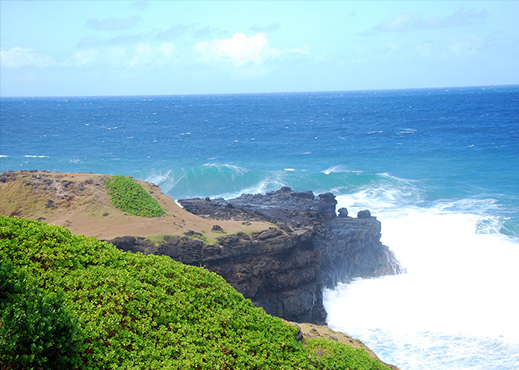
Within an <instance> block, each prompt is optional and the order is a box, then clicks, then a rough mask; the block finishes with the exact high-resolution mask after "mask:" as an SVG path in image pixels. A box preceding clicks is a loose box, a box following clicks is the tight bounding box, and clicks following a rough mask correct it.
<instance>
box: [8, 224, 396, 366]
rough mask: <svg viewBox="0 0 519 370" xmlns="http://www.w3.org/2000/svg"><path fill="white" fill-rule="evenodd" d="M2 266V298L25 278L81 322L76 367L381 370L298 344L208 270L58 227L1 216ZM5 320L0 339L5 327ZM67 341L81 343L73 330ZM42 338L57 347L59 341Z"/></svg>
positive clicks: (343, 353)
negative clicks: (75, 233) (120, 247)
mask: <svg viewBox="0 0 519 370" xmlns="http://www.w3.org/2000/svg"><path fill="white" fill-rule="evenodd" d="M0 260H2V261H4V263H5V266H11V264H12V266H13V267H12V268H11V269H9V268H7V269H4V270H2V271H4V272H2V273H0V299H2V300H6V299H8V298H7V297H11V296H12V295H13V294H21V293H20V292H21V291H23V289H22V288H20V287H21V286H22V285H23V280H24V279H25V278H24V276H28V277H29V278H30V279H32V280H31V281H34V283H35V284H36V285H37V286H38V288H37V289H38V292H40V293H42V292H43V293H44V295H45V296H48V297H52V298H49V300H48V302H47V303H46V304H47V306H48V305H50V306H52V307H54V309H55V311H56V312H57V311H59V310H61V309H63V310H62V311H60V312H63V313H65V314H66V313H67V312H69V313H72V314H73V315H74V316H75V319H72V318H69V319H66V317H65V319H64V320H63V321H64V322H68V323H72V327H73V326H74V323H75V322H76V321H75V320H77V325H78V326H79V328H80V331H81V332H82V333H83V334H82V335H83V340H82V342H81V343H80V346H79V348H78V350H77V353H79V359H80V364H79V368H81V369H112V368H117V369H357V370H365V369H370V370H374V369H386V370H387V367H386V366H384V365H383V364H382V363H380V362H379V361H377V360H375V359H372V358H371V357H369V356H368V354H367V352H365V351H364V350H360V349H354V348H351V347H349V346H346V345H344V344H341V343H338V342H334V343H332V342H328V341H326V340H319V339H312V340H309V341H307V342H306V343H301V342H298V341H296V339H295V338H296V335H297V332H298V330H297V328H296V327H294V326H291V325H288V324H287V323H285V322H284V321H283V320H281V319H279V318H276V317H272V316H269V315H267V314H266V313H265V312H264V311H263V310H262V309H261V308H257V307H254V306H253V305H252V303H251V302H250V301H249V300H246V299H244V298H243V296H242V295H241V294H239V293H238V292H236V290H234V289H233V288H232V287H231V286H230V285H228V284H227V283H226V282H225V281H224V279H223V278H221V277H220V276H218V275H216V274H214V273H211V272H209V271H207V270H204V269H202V268H199V267H193V266H187V265H183V264H181V263H178V262H175V261H173V260H172V259H170V258H169V257H164V256H162V257H160V256H155V255H147V256H144V255H142V254H132V253H129V252H122V251H120V250H118V249H116V248H115V247H114V246H113V245H111V244H109V243H106V242H100V241H98V240H96V239H95V238H93V237H85V236H82V235H73V234H71V232H70V231H69V230H68V229H66V228H63V227H60V226H54V225H48V224H45V223H40V222H36V221H30V220H24V219H18V218H9V217H4V216H0ZM13 269H14V270H13ZM40 293H38V294H40ZM56 294H58V295H56ZM60 294H61V295H60ZM36 295H37V294H36ZM43 300H45V299H43ZM32 304H33V303H30V302H29V303H27V305H32ZM20 306H21V305H20ZM6 316H7V314H6V315H4V316H3V317H2V321H1V322H0V329H2V331H1V332H0V333H1V334H0V335H2V336H1V337H0V340H2V341H6V340H8V338H7V337H6V335H5V334H4V333H5V332H6V330H8V329H7V328H8V327H11V326H10V324H9V322H8V319H7V320H6ZM51 316H52V315H51ZM35 325H36V324H35ZM38 330H44V329H38ZM64 336H65V334H64ZM66 337H67V338H70V337H73V338H74V337H75V338H78V337H79V330H78V331H76V332H74V331H73V330H72V332H70V331H69V332H68V333H67V334H66ZM45 338H46V339H44V342H45V343H46V344H45V346H47V347H52V348H53V349H56V350H59V346H60V343H63V340H62V338H56V339H47V337H45ZM34 340H37V339H36V338H35V339H34ZM1 343H4V342H1ZM29 347H31V345H29ZM7 351H8V352H9V353H8V355H7V356H9V355H12V350H10V349H8V350H7ZM69 352H70V353H71V354H72V355H73V351H69ZM0 367H1V366H0ZM21 367H22V368H23V366H21ZM7 368H8V369H9V367H7ZM15 368H16V367H15ZM35 368H40V367H38V366H36V367H35ZM42 368H52V366H47V365H42Z"/></svg>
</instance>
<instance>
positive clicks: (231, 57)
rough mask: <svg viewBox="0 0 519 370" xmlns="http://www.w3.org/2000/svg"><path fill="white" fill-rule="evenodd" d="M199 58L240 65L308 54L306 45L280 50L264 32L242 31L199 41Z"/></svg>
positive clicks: (197, 46) (206, 61)
mask: <svg viewBox="0 0 519 370" xmlns="http://www.w3.org/2000/svg"><path fill="white" fill-rule="evenodd" d="M195 50H196V51H197V52H198V53H199V56H200V60H201V61H202V62H205V63H212V62H220V61H229V62H231V63H233V64H234V65H235V66H237V67H240V66H243V65H245V64H247V63H254V64H262V63H263V62H264V61H266V60H267V59H270V58H278V57H281V56H283V55H290V54H296V55H303V54H305V55H306V54H308V53H309V51H308V47H306V46H305V47H304V48H295V49H284V50H280V49H277V48H275V47H271V46H270V45H269V42H268V40H267V36H266V35H265V34H264V33H258V34H256V35H253V36H250V37H247V36H246V35H245V34H243V33H239V32H237V33H235V34H234V35H233V37H232V38H230V39H216V40H213V41H211V42H207V41H205V42H199V43H197V44H196V45H195Z"/></svg>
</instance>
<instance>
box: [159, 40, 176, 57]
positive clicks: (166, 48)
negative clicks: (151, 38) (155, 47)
mask: <svg viewBox="0 0 519 370" xmlns="http://www.w3.org/2000/svg"><path fill="white" fill-rule="evenodd" d="M159 50H160V51H162V52H163V53H164V55H165V56H167V57H169V56H171V55H173V54H174V53H175V52H176V51H177V48H176V47H175V45H173V44H172V43H170V42H163V43H162V44H160V46H159Z"/></svg>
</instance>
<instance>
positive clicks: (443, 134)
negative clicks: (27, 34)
mask: <svg viewBox="0 0 519 370" xmlns="http://www.w3.org/2000/svg"><path fill="white" fill-rule="evenodd" d="M0 113H1V126H0V134H1V140H0V169H1V170H2V171H5V170H21V169H26V170H31V169H38V170H50V171H71V172H96V173H110V174H123V175H130V176H133V177H135V178H139V179H144V180H148V181H151V182H154V183H156V184H158V185H159V186H160V187H161V189H162V190H163V191H164V192H166V193H168V194H170V195H171V196H173V197H174V198H175V199H181V198H186V197H195V196H199V197H208V196H209V197H226V198H228V197H233V196H237V195H239V194H241V193H256V192H267V191H271V190H277V189H279V187H281V186H290V187H292V189H294V190H312V191H314V193H316V194H318V193H322V192H328V191H332V192H334V193H335V194H336V195H337V200H338V202H339V206H342V207H347V208H348V209H349V210H350V212H351V213H353V212H356V211H357V210H360V209H365V208H369V209H370V210H371V212H372V214H374V215H376V216H377V217H378V219H379V220H381V221H382V227H383V231H382V232H383V237H382V238H383V241H384V243H385V244H386V245H388V246H389V247H390V248H391V249H393V250H394V251H395V253H396V255H397V258H399V259H400V261H401V262H402V264H403V265H404V267H405V268H406V269H407V271H408V273H407V274H404V275H401V276H396V277H387V278H381V279H373V280H359V281H356V282H354V283H352V284H349V285H346V286H339V287H337V289H336V290H334V291H327V292H326V294H325V299H326V308H327V312H328V322H329V325H330V326H331V327H333V328H335V329H338V330H343V331H345V332H348V333H349V334H351V335H354V336H357V337H359V338H360V339H362V340H363V341H364V342H366V343H367V344H369V345H370V346H371V347H373V348H374V350H375V351H376V352H377V353H380V354H381V357H382V358H383V359H384V360H386V361H387V362H392V363H395V364H396V365H398V366H399V367H400V368H401V369H516V368H518V367H519V357H518V356H519V355H518V353H519V338H518V335H517V334H516V333H519V320H518V319H517V314H516V313H517V312H519V303H518V302H516V301H518V300H517V299H515V294H514V293H513V292H514V289H515V287H516V286H517V285H518V283H519V272H518V269H517V268H516V267H515V264H516V263H515V262H516V261H518V260H519V86H497V87H477V88H445V89H430V90H427V89H422V90H394V91H389V90H385V91H355V92H315V93H287V94H244V95H186V96H142V97H70V98H2V99H0ZM351 317H356V318H357V319H356V320H355V322H351V320H348V319H346V318H351Z"/></svg>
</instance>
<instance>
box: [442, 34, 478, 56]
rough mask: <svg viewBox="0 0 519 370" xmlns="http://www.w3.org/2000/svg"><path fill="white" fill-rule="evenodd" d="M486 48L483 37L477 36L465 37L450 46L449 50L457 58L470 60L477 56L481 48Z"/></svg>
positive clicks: (454, 41)
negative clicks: (469, 58)
mask: <svg viewBox="0 0 519 370" xmlns="http://www.w3.org/2000/svg"><path fill="white" fill-rule="evenodd" d="M484 46H485V41H484V39H483V38H482V37H480V36H476V35H464V36H463V37H459V38H457V39H456V40H453V41H452V42H451V43H450V44H449V50H450V51H451V52H453V53H454V54H455V55H456V56H457V57H461V58H468V57H471V56H473V55H474V54H476V53H477V52H478V51H479V50H480V49H481V48H483V47H484Z"/></svg>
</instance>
